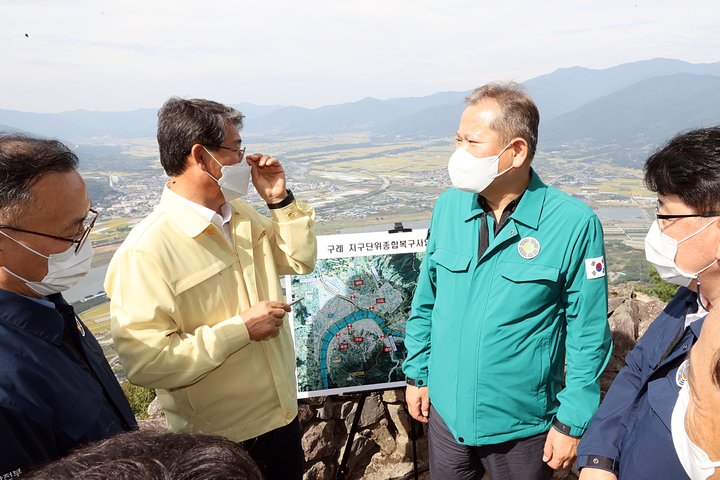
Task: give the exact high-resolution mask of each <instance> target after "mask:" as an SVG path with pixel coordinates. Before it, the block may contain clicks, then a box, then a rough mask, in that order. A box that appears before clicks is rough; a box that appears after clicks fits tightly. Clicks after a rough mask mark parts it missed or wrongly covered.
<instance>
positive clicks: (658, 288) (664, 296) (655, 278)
mask: <svg viewBox="0 0 720 480" xmlns="http://www.w3.org/2000/svg"><path fill="white" fill-rule="evenodd" d="M648 270H649V273H650V286H649V287H643V286H641V285H637V286H636V287H635V290H637V291H638V292H643V293H647V294H649V295H654V296H656V297H658V298H659V299H660V300H662V301H663V302H668V301H670V299H671V298H672V297H673V296H675V294H676V293H677V291H678V288H679V287H678V286H677V285H674V284H672V283H668V282H666V281H665V280H663V279H662V277H661V276H660V274H659V273H658V272H657V270H655V267H653V266H652V265H650V267H649V269H648Z"/></svg>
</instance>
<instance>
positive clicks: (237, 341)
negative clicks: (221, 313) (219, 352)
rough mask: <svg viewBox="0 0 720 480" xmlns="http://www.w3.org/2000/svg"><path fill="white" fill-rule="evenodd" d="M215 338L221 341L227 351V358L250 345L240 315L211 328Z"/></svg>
mask: <svg viewBox="0 0 720 480" xmlns="http://www.w3.org/2000/svg"><path fill="white" fill-rule="evenodd" d="M213 330H215V331H216V333H217V336H218V337H220V338H221V339H222V341H223V344H224V345H225V346H226V348H227V349H228V351H227V353H226V356H229V355H231V354H233V353H235V352H237V351H238V350H240V349H241V348H243V347H245V346H246V345H248V344H249V343H250V333H249V332H248V329H247V326H246V325H245V321H244V320H243V318H242V317H241V316H240V315H235V316H234V317H230V318H228V319H227V320H223V321H222V322H220V323H218V324H217V325H215V326H214V327H213Z"/></svg>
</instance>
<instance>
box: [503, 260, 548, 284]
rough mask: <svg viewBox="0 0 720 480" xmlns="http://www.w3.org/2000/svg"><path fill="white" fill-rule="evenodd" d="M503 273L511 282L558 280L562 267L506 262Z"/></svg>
mask: <svg viewBox="0 0 720 480" xmlns="http://www.w3.org/2000/svg"><path fill="white" fill-rule="evenodd" d="M501 275H502V276H503V277H505V278H506V279H508V280H510V281H511V282H515V283H525V282H535V283H537V282H551V283H553V282H557V281H558V279H559V278H560V269H559V268H557V267H553V266H550V265H540V264H533V263H518V262H505V263H504V264H503V267H502V272H501Z"/></svg>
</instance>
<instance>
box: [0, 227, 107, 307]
mask: <svg viewBox="0 0 720 480" xmlns="http://www.w3.org/2000/svg"><path fill="white" fill-rule="evenodd" d="M0 233H1V234H3V235H5V236H6V237H7V238H9V239H10V240H12V241H13V242H15V243H17V244H18V245H20V246H21V247H23V248H25V249H27V250H30V251H31V252H33V253H34V254H36V255H40V256H41V257H43V258H47V261H48V272H47V275H45V277H44V278H43V279H42V280H40V281H39V282H33V281H31V280H28V279H26V278H23V277H21V276H20V275H18V274H16V273H14V272H11V271H10V270H9V269H8V268H6V267H2V268H3V270H5V271H6V272H7V273H9V274H10V275H12V276H13V277H15V278H17V279H18V280H22V281H23V282H25V285H27V286H28V287H29V288H31V289H32V290H33V291H34V292H36V293H38V294H40V295H52V294H53V293H60V292H64V291H65V290H67V289H68V288H72V287H74V286H75V284H77V282H79V281H80V279H81V278H83V277H84V276H85V275H87V273H88V272H89V271H90V265H91V264H92V258H93V253H94V252H93V248H92V243H91V242H90V240H86V241H85V243H83V245H82V247H80V250H78V251H77V253H75V244H72V245H70V248H68V249H67V250H65V251H64V252H60V253H51V254H50V255H49V256H48V255H43V254H42V253H40V252H38V251H36V250H35V249H32V248H30V247H28V246H27V245H25V244H23V243H20V242H18V241H17V240H15V239H14V238H12V237H11V236H10V235H8V234H6V233H5V232H3V231H1V230H0Z"/></svg>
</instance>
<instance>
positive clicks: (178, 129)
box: [157, 97, 244, 177]
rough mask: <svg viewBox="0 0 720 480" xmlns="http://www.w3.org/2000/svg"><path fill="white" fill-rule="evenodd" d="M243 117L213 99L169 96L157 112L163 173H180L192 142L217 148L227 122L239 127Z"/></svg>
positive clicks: (221, 140) (158, 138)
mask: <svg viewBox="0 0 720 480" xmlns="http://www.w3.org/2000/svg"><path fill="white" fill-rule="evenodd" d="M243 118H244V117H243V114H242V113H240V112H239V111H237V110H235V109H234V108H232V107H226V106H225V105H223V104H221V103H218V102H213V101H212V100H204V99H199V98H195V99H191V100H186V99H183V98H179V97H171V98H170V99H168V100H167V101H166V102H165V103H164V104H163V106H162V107H161V108H160V111H159V112H158V129H157V141H158V145H159V147H160V163H161V164H162V166H163V168H164V169H165V173H167V174H168V175H169V176H171V177H172V176H177V175H180V174H181V173H183V172H184V171H185V167H186V165H185V161H186V160H187V157H188V155H190V151H191V150H192V146H193V145H195V144H196V143H199V144H201V145H207V146H210V147H219V146H220V145H221V144H222V142H223V141H224V140H225V127H226V126H227V124H228V123H231V124H233V125H235V126H236V127H237V128H238V129H241V128H242V125H243Z"/></svg>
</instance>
